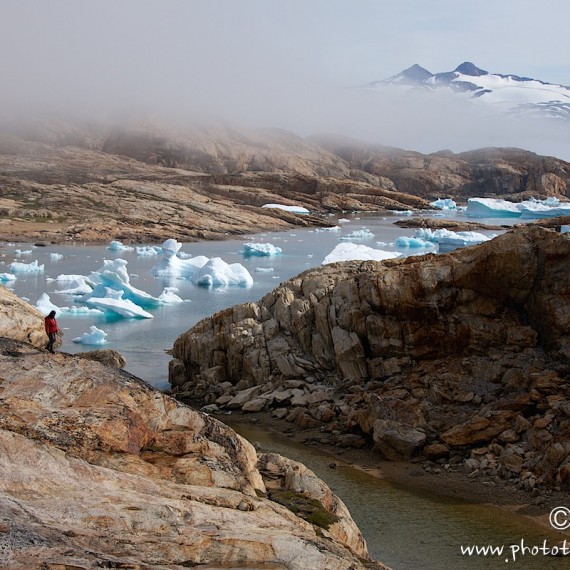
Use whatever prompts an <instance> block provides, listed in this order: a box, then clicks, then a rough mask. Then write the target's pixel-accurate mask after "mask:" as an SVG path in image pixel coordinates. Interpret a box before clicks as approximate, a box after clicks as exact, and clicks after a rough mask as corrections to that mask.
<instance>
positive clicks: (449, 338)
mask: <svg viewBox="0 0 570 570" xmlns="http://www.w3.org/2000/svg"><path fill="white" fill-rule="evenodd" d="M173 356H174V360H173V361H172V362H171V366H170V382H171V384H172V385H173V388H174V391H175V393H176V394H177V396H178V397H179V398H181V399H189V400H201V401H203V402H205V403H206V404H209V408H210V409H212V410H215V409H219V408H228V409H242V410H244V411H259V410H275V412H274V413H275V414H276V416H277V417H285V418H287V419H288V420H290V421H293V422H295V423H296V424H297V425H299V426H301V427H308V428H312V427H321V429H322V430H324V431H328V432H329V435H327V436H323V438H322V441H327V442H332V443H338V444H340V445H350V446H355V447H361V446H363V445H374V446H375V447H376V448H377V449H378V450H380V451H381V453H382V454H383V455H384V456H385V457H387V458H389V459H410V458H412V457H414V456H418V455H420V454H423V455H424V456H425V457H427V458H429V459H444V460H446V461H448V462H449V460H450V458H451V464H455V465H458V466H460V465H461V464H462V462H463V461H464V460H470V461H471V460H472V461H471V463H468V464H467V467H466V469H469V468H470V467H474V466H475V461H476V465H477V469H479V467H480V466H481V465H483V467H482V468H481V469H482V471H481V472H485V473H487V472H488V473H493V474H495V475H496V474H499V475H502V476H504V477H507V478H513V479H514V480H516V482H517V483H518V484H520V485H526V486H528V487H534V486H535V485H540V484H544V485H561V486H567V487H569V488H570V482H569V479H568V471H569V469H570V468H569V464H570V443H569V441H570V439H569V436H570V386H569V385H568V381H567V380H568V375H569V373H570V239H569V237H568V235H566V234H560V233H558V232H556V231H554V230H548V229H544V228H539V227H521V228H517V229H515V230H512V231H510V232H508V233H506V234H504V235H502V236H499V237H497V238H495V239H494V240H492V241H490V242H487V243H485V244H482V245H480V246H476V247H470V248H464V249H461V250H456V251H454V252H452V253H448V254H445V255H433V254H431V255H426V256H420V257H409V258H407V259H403V260H389V261H385V262H381V263H380V262H347V263H339V264H333V265H330V266H326V267H323V268H318V269H312V270H309V271H307V272H305V273H302V274H301V275H299V276H298V277H296V278H294V279H292V280H290V281H288V282H286V283H284V284H282V285H281V286H280V287H278V288H277V289H276V290H274V291H273V292H271V293H269V294H268V295H266V296H265V297H264V298H263V299H261V301H259V302H258V303H248V304H245V305H240V306H237V307H234V308H231V309H228V310H225V311H222V312H220V313H218V314H216V315H214V316H212V317H210V318H208V319H205V320H204V321H202V322H200V323H198V324H197V325H196V326H195V327H193V328H192V329H191V330H190V331H188V332H187V333H185V334H183V335H181V336H180V337H179V338H178V339H177V341H176V343H175V345H174V349H173ZM339 432H340V433H339Z"/></svg>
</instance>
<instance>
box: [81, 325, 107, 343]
mask: <svg viewBox="0 0 570 570" xmlns="http://www.w3.org/2000/svg"><path fill="white" fill-rule="evenodd" d="M106 337H107V333H106V332H105V331H102V330H101V329H98V328H97V327H96V326H92V327H91V332H90V333H83V334H82V335H81V336H78V337H76V338H74V339H73V341H72V342H75V343H77V344H94V345H101V344H105V343H106V342H107V341H106V340H105V339H106Z"/></svg>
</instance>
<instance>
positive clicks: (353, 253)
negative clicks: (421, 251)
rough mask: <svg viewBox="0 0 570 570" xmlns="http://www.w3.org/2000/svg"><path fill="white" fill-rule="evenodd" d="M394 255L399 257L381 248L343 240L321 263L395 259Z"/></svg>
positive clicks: (397, 254)
mask: <svg viewBox="0 0 570 570" xmlns="http://www.w3.org/2000/svg"><path fill="white" fill-rule="evenodd" d="M396 257H401V254H399V253H394V252H393V251H384V250H382V249H373V248H371V247H368V246H367V245H362V244H355V243H351V242H345V243H339V244H338V245H337V246H336V247H335V248H334V249H333V250H332V251H331V252H330V253H329V254H328V255H327V256H326V257H325V258H324V260H323V262H322V264H321V265H328V264H329V263H336V262H337V261H353V260H360V261H383V260H384V259H395V258H396Z"/></svg>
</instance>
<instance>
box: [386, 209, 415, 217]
mask: <svg viewBox="0 0 570 570" xmlns="http://www.w3.org/2000/svg"><path fill="white" fill-rule="evenodd" d="M388 212H390V213H391V214H394V215H396V216H413V215H414V212H413V211H412V210H388Z"/></svg>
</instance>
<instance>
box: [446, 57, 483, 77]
mask: <svg viewBox="0 0 570 570" xmlns="http://www.w3.org/2000/svg"><path fill="white" fill-rule="evenodd" d="M454 71H457V72H458V73H462V74H463V75H471V76H472V77H480V76H481V75H488V73H489V72H488V71H485V70H484V69H479V68H478V67H477V66H476V65H475V64H474V63H471V62H470V61H464V62H463V63H462V64H461V65H458V66H457V67H456V68H455V70H454Z"/></svg>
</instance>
